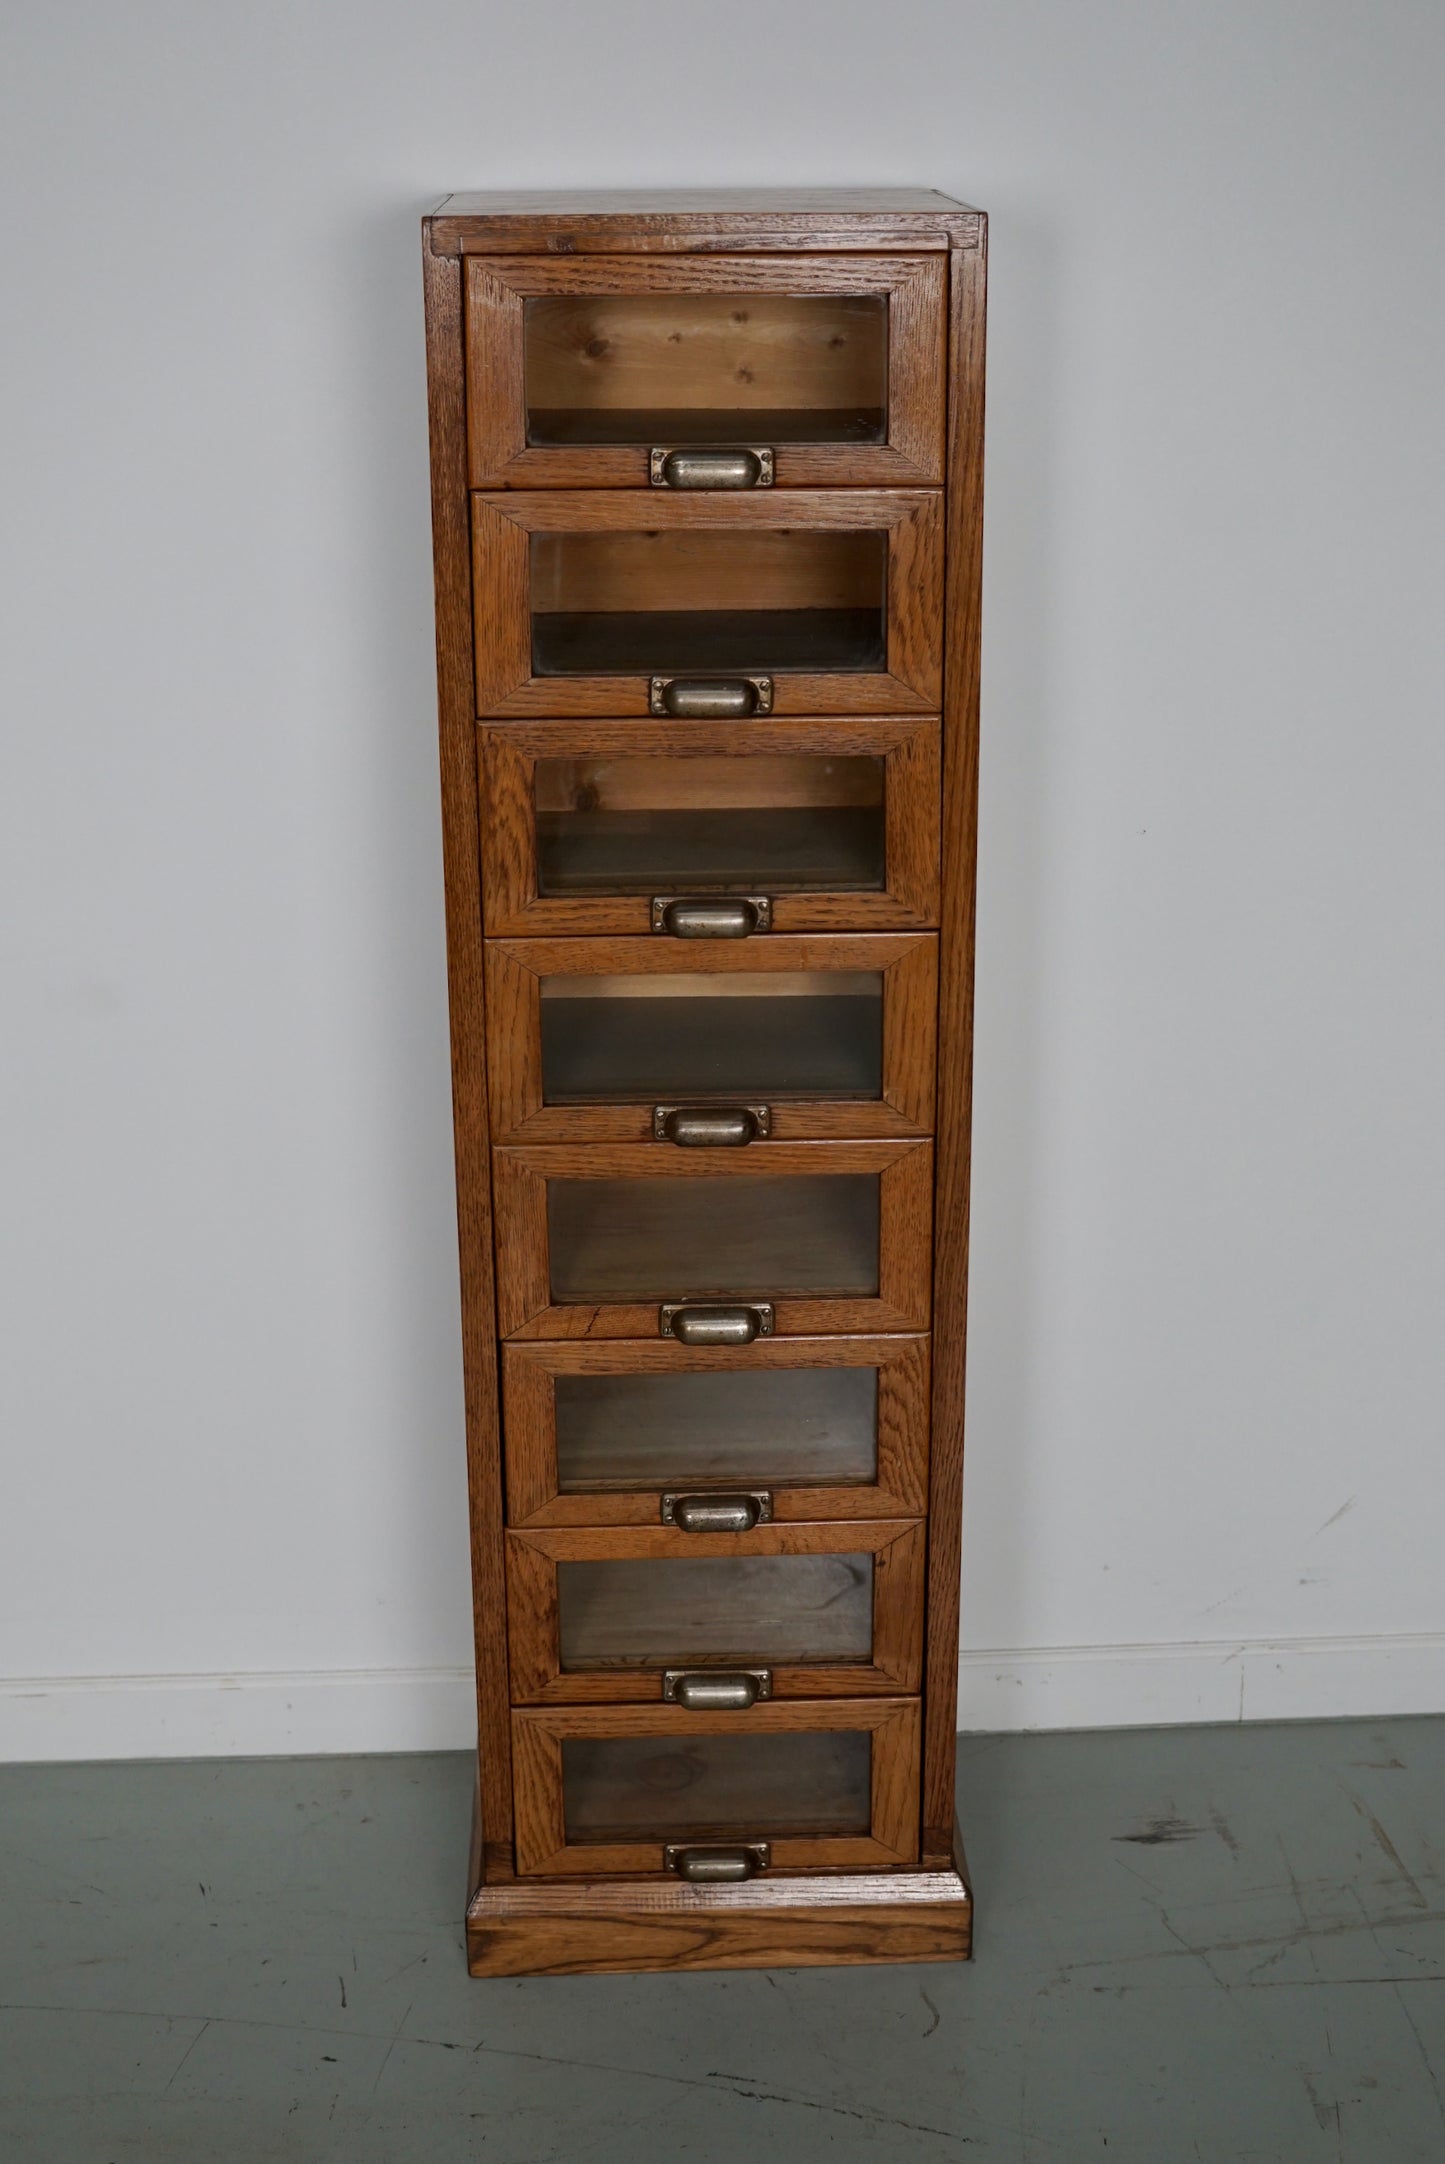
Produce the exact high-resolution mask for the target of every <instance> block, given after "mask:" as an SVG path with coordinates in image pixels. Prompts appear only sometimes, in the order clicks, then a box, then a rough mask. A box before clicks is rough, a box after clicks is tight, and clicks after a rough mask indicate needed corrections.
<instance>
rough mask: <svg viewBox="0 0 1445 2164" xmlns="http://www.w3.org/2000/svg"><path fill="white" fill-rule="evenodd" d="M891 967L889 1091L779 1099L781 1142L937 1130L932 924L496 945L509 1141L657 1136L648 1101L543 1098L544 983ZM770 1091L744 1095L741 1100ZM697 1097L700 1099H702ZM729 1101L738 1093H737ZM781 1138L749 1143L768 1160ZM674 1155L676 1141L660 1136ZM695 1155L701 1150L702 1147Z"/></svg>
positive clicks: (774, 1107) (503, 1128) (492, 1008)
mask: <svg viewBox="0 0 1445 2164" xmlns="http://www.w3.org/2000/svg"><path fill="white" fill-rule="evenodd" d="M829 970H836V971H838V972H840V973H843V972H848V973H851V972H853V971H858V970H866V971H874V970H876V971H879V972H881V974H882V977H883V1087H882V1091H881V1094H880V1095H879V1096H878V1097H868V1098H856V1099H846V1098H806V1097H793V1098H788V1097H770V1098H768V1103H769V1113H770V1122H769V1135H770V1137H771V1138H772V1139H773V1140H776V1141H779V1142H793V1141H797V1142H806V1141H841V1140H850V1139H852V1138H854V1137H865V1138H869V1139H872V1138H873V1137H877V1136H884V1135H926V1134H931V1133H932V1131H933V1093H934V1031H935V1027H936V1024H937V1015H938V942H937V940H936V938H935V937H934V935H933V934H932V933H931V932H863V933H855V934H848V933H842V932H824V933H819V934H816V935H813V936H806V935H804V936H797V935H793V936H790V935H788V934H782V935H777V934H771V935H767V936H764V937H758V938H752V939H738V940H731V939H729V940H715V939H712V940H680V939H668V938H658V937H655V936H652V937H648V938H645V939H507V940H498V939H494V940H489V941H488V942H487V1017H488V1019H487V1055H488V1056H487V1079H488V1085H489V1089H490V1094H491V1114H492V1133H493V1135H494V1136H495V1137H496V1139H497V1141H498V1142H647V1141H652V1140H653V1139H654V1137H653V1106H654V1104H655V1103H656V1102H658V1100H659V1099H660V1098H662V1097H664V1096H666V1095H667V1094H668V1093H667V1092H665V1091H662V1090H654V1091H652V1092H651V1093H650V1094H649V1096H648V1097H647V1098H646V1099H645V1100H641V1101H636V1102H631V1101H616V1102H611V1103H599V1104H586V1105H548V1104H545V1103H544V1102H543V1098H542V1034H541V1032H542V983H543V979H544V978H546V977H564V976H599V977H602V976H628V977H631V976H638V977H648V976H653V977H662V976H686V977H697V978H698V979H699V980H701V981H711V980H713V979H716V978H718V977H723V976H729V975H742V976H768V975H793V974H798V973H804V972H806V973H808V974H815V973H823V972H826V971H829ZM765 1097H768V1093H767V1092H766V1091H765V1090H762V1089H753V1090H745V1091H740V1092H739V1093H738V1098H737V1101H739V1102H744V1103H752V1102H754V1101H756V1100H760V1099H763V1098H765ZM687 1101H688V1102H689V1103H692V1102H696V1101H700V1100H696V1099H693V1098H689V1099H688V1100H687ZM729 1101H730V1102H731V1101H733V1100H731V1099H729ZM770 1147H771V1143H770V1142H754V1143H751V1144H749V1145H747V1150H746V1155H747V1161H748V1163H749V1164H750V1165H754V1166H755V1165H756V1164H757V1163H758V1162H759V1161H760V1160H761V1158H762V1156H763V1154H764V1153H765V1152H766V1151H768V1150H769V1149H770ZM657 1148H658V1150H659V1153H660V1154H661V1153H662V1152H671V1151H672V1150H673V1149H674V1148H675V1145H674V1144H672V1143H670V1142H661V1143H658V1144H657ZM685 1154H686V1155H687V1156H688V1157H692V1156H694V1155H695V1154H696V1152H695V1151H693V1150H691V1149H688V1150H687V1151H686V1152H685Z"/></svg>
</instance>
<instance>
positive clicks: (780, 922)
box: [480, 719, 939, 936]
mask: <svg viewBox="0 0 1445 2164" xmlns="http://www.w3.org/2000/svg"><path fill="white" fill-rule="evenodd" d="M480 758H481V770H482V774H481V778H482V792H483V799H484V802H485V804H486V808H487V820H488V831H489V834H490V835H491V836H492V837H493V841H494V846H493V847H492V848H490V849H489V850H488V851H487V852H486V853H485V858H484V863H483V882H484V896H483V901H484V910H485V915H486V926H487V931H488V932H489V933H490V934H492V935H493V936H495V935H497V934H504V935H505V934H508V933H510V934H514V935H515V934H518V933H524V934H525V933H549V932H550V933H554V934H555V933H566V932H579V933H587V934H604V935H605V934H610V933H619V932H621V933H629V932H631V933H647V932H649V931H650V930H651V924H652V915H651V908H650V904H651V900H652V897H653V896H655V895H669V894H679V893H680V894H691V895H701V896H707V897H717V896H729V895H741V896H747V895H757V894H762V895H766V896H767V897H768V898H769V901H770V903H771V910H772V923H773V927H774V929H775V930H776V931H779V932H795V931H826V930H834V929H835V930H844V929H847V930H852V931H870V930H880V929H884V928H887V927H892V926H898V927H904V926H914V925H918V926H927V925H932V924H934V923H936V922H937V914H938V824H939V801H938V798H939V771H938V724H937V723H936V722H933V721H911V722H910V721H886V720H879V721H870V720H861V721H858V720H854V721H848V720H842V719H833V720H828V721H819V722H816V723H807V724H803V725H801V726H800V725H798V724H796V723H795V724H793V725H791V726H790V725H789V724H787V723H785V722H784V723H776V722H773V721H770V720H765V721H758V722H749V723H744V724H741V725H738V724H727V725H724V726H721V727H719V726H718V725H717V724H716V723H711V724H709V723H706V722H703V723H692V722H652V723H648V722H562V721H552V722H538V723H533V724H527V723H515V722H513V723H494V724H490V725H489V726H487V727H486V728H484V729H483V730H482V732H481V744H480Z"/></svg>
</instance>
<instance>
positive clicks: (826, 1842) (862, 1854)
mask: <svg viewBox="0 0 1445 2164" xmlns="http://www.w3.org/2000/svg"><path fill="white" fill-rule="evenodd" d="M799 1729H815V1730H816V1729H831V1730H839V1729H843V1730H858V1729H864V1730H867V1731H868V1732H870V1733H871V1735H872V1738H873V1769H872V1811H871V1819H872V1823H871V1827H870V1830H869V1832H868V1833H867V1834H862V1835H849V1834H845V1835H838V1834H831V1835H807V1834H802V1835H799V1834H791V1835H783V1836H781V1837H775V1836H770V1835H769V1834H768V1832H767V1828H766V1827H765V1826H760V1827H759V1828H758V1831H757V1836H756V1837H757V1838H759V1839H764V1838H766V1839H771V1841H772V1864H773V1867H774V1868H775V1869H781V1870H785V1871H787V1870H793V1871H808V1870H815V1871H816V1870H834V1871H857V1870H879V1869H887V1868H889V1867H890V1866H895V1865H898V1864H908V1863H912V1862H913V1861H914V1860H915V1859H916V1857H917V1855H918V1732H919V1709H918V1701H917V1700H916V1699H908V1698H904V1699H897V1698H873V1699H866V1698H865V1699H854V1700H849V1699H841V1698H833V1699H799V1700H795V1701H792V1702H791V1703H787V1704H782V1705H779V1704H776V1703H774V1702H773V1701H771V1700H770V1701H769V1702H768V1703H766V1704H764V1705H758V1706H753V1707H752V1708H750V1710H749V1711H748V1712H746V1713H689V1712H686V1711H684V1710H683V1709H682V1708H681V1707H677V1706H605V1707H601V1706H599V1707H593V1706H546V1707H523V1708H519V1709H518V1710H516V1711H514V1712H513V1714H512V1765H513V1778H514V1792H515V1802H516V1840H517V1870H518V1871H519V1872H520V1873H521V1874H523V1875H524V1876H527V1875H530V1874H533V1873H545V1874H547V1875H548V1876H551V1875H554V1874H555V1875H563V1874H565V1875H568V1876H577V1877H583V1876H588V1875H592V1874H610V1873H612V1872H626V1873H634V1872H643V1871H645V1872H655V1873H661V1872H662V1871H663V1869H664V1862H663V1848H664V1846H665V1843H664V1842H663V1841H661V1840H658V1839H655V1838H652V1837H648V1838H646V1839H642V1840H638V1841H625V1842H624V1841H616V1842H605V1843H604V1842H597V1843H586V1842H573V1843H571V1844H570V1845H569V1843H568V1841H567V1835H566V1825H565V1820H564V1817H563V1799H562V1745H563V1742H564V1741H565V1740H566V1739H567V1738H568V1737H571V1736H675V1737H677V1738H678V1739H679V1740H683V1739H686V1738H687V1737H688V1736H700V1735H725V1734H727V1733H728V1732H729V1731H730V1730H732V1731H737V1732H739V1733H752V1734H777V1733H779V1732H782V1733H788V1732H795V1731H797V1730H799Z"/></svg>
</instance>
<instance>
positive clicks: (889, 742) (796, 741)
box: [477, 715, 939, 938]
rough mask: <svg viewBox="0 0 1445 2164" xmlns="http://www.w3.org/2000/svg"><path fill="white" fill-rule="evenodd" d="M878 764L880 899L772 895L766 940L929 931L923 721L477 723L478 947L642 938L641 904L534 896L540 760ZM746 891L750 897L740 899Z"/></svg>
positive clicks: (928, 739) (934, 840) (845, 892)
mask: <svg viewBox="0 0 1445 2164" xmlns="http://www.w3.org/2000/svg"><path fill="white" fill-rule="evenodd" d="M800 754H809V755H816V756H818V757H820V758H826V757H829V756H832V757H836V758H881V759H882V760H883V762H884V770H883V820H884V878H885V880H886V882H887V884H886V885H885V886H884V887H883V888H882V889H881V890H873V891H862V892H859V891H853V890H849V889H841V890H838V891H835V892H827V891H820V892H818V893H791V894H790V893H777V894H774V896H773V898H772V900H773V927H774V930H775V931H778V932H841V931H858V932H882V931H893V930H898V931H904V930H913V929H920V930H922V929H927V928H929V927H931V926H933V925H936V924H937V922H938V845H939V730H938V723H937V722H936V721H934V720H927V721H899V720H893V719H876V720H875V719H873V718H871V717H870V718H849V717H845V716H840V715H830V716H828V717H827V718H826V719H820V720H817V721H806V722H775V721H773V720H771V719H770V718H769V719H759V720H755V721H749V722H726V723H717V722H696V721H661V722H658V721H653V722H647V721H537V722H488V723H484V724H483V725H482V726H481V727H480V728H479V730H478V732H477V758H478V762H479V778H480V786H481V792H482V816H483V818H484V820H485V822H486V831H487V838H488V847H487V850H486V853H485V855H484V856H483V859H482V909H483V915H484V919H485V925H486V930H487V933H488V934H489V936H491V937H493V938H496V937H499V936H500V937H511V938H548V937H551V938H563V937H566V936H568V935H574V936H575V935H578V934H588V935H594V936H604V937H610V936H614V935H617V936H622V937H628V936H634V935H641V934H643V933H646V932H648V931H649V929H650V924H649V915H648V911H649V901H648V897H647V895H646V894H615V895H613V894H602V893H598V894H578V895H552V894H548V895H543V894H540V893H539V892H538V872H537V824H536V812H535V774H536V768H537V764H538V762H539V761H540V760H543V759H579V760H585V759H589V758H591V759H621V758H628V757H633V758H666V759H668V760H678V761H681V762H685V761H687V760H688V759H690V758H709V759H718V758H727V759H739V760H742V761H746V760H747V759H749V758H750V757H764V758H766V757H768V756H781V757H796V756H798V755H800ZM749 891H751V890H749Z"/></svg>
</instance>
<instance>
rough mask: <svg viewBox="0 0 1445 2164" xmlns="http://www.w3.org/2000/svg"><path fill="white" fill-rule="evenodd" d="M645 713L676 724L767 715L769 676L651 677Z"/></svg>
mask: <svg viewBox="0 0 1445 2164" xmlns="http://www.w3.org/2000/svg"><path fill="white" fill-rule="evenodd" d="M647 705H648V711H649V713H653V714H671V715H672V716H673V718H674V719H675V720H677V721H746V720H747V718H748V716H749V715H750V714H771V712H772V711H773V680H772V678H771V677H770V676H654V677H653V679H652V682H651V684H650V686H649V687H648V694H647Z"/></svg>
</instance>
